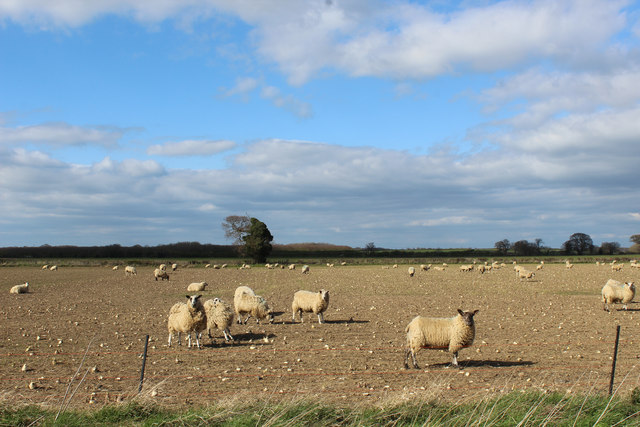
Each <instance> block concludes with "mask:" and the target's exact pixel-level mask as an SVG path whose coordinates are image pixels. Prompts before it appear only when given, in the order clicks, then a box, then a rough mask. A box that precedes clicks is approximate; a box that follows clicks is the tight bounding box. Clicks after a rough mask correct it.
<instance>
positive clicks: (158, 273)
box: [153, 268, 169, 282]
mask: <svg viewBox="0 0 640 427" xmlns="http://www.w3.org/2000/svg"><path fill="white" fill-rule="evenodd" d="M153 276H154V277H155V278H156V282H157V281H158V279H162V280H169V275H168V274H167V272H166V271H165V270H161V269H159V268H156V269H155V270H153Z"/></svg>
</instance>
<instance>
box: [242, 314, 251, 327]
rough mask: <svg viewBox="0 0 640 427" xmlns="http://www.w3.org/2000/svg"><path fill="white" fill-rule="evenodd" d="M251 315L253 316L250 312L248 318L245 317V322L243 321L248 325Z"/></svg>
mask: <svg viewBox="0 0 640 427" xmlns="http://www.w3.org/2000/svg"><path fill="white" fill-rule="evenodd" d="M250 317H251V314H248V315H247V318H246V319H244V322H243V323H244V324H245V325H246V324H247V322H248V321H249V318H250Z"/></svg>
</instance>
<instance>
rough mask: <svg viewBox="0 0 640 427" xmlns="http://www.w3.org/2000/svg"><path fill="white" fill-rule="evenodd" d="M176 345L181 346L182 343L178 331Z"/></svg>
mask: <svg viewBox="0 0 640 427" xmlns="http://www.w3.org/2000/svg"><path fill="white" fill-rule="evenodd" d="M178 345H182V341H181V340H180V331H178Z"/></svg>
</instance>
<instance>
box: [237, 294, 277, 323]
mask: <svg viewBox="0 0 640 427" xmlns="http://www.w3.org/2000/svg"><path fill="white" fill-rule="evenodd" d="M233 305H234V308H235V313H236V316H237V317H238V323H239V324H243V323H244V324H246V323H247V321H248V320H249V318H250V317H251V316H253V317H255V318H256V322H257V323H260V319H268V320H269V323H273V312H272V311H271V308H269V304H267V300H266V299H264V298H263V297H261V296H259V295H256V294H255V292H253V289H251V288H250V287H248V286H238V288H236V292H235V294H234V297H233ZM245 313H246V314H247V318H246V319H245V320H244V322H243V321H242V315H243V314H245Z"/></svg>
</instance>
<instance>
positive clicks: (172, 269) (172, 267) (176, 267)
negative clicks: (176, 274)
mask: <svg viewBox="0 0 640 427" xmlns="http://www.w3.org/2000/svg"><path fill="white" fill-rule="evenodd" d="M177 269H178V264H175V263H174V264H171V271H176V270H177Z"/></svg>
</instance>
